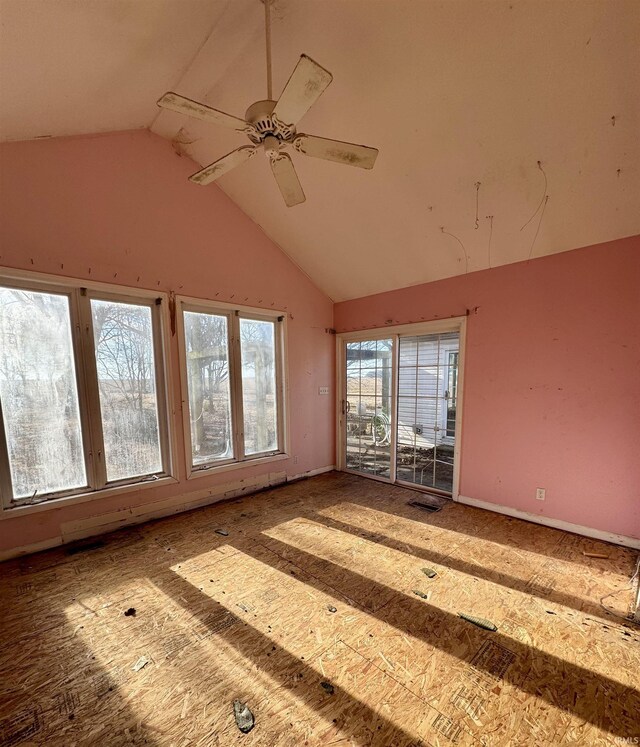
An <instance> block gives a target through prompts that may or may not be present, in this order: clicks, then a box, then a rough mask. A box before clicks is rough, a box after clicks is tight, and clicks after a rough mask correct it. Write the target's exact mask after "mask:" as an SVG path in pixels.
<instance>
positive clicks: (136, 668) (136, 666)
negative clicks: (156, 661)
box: [131, 656, 151, 672]
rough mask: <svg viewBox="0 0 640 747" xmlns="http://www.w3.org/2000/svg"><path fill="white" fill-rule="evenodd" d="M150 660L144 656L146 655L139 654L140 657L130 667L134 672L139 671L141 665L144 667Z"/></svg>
mask: <svg viewBox="0 0 640 747" xmlns="http://www.w3.org/2000/svg"><path fill="white" fill-rule="evenodd" d="M150 661H151V659H149V658H148V657H146V656H141V657H140V658H139V659H138V661H137V662H136V663H135V664H134V665H133V666H132V667H131V669H133V671H134V672H139V671H140V670H141V669H142V668H143V667H146V666H147V664H148V663H149V662H150Z"/></svg>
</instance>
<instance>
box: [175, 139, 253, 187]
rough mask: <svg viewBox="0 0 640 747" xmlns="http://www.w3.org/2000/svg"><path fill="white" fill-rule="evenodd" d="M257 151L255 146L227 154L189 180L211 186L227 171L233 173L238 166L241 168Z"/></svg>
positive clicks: (245, 146)
mask: <svg viewBox="0 0 640 747" xmlns="http://www.w3.org/2000/svg"><path fill="white" fill-rule="evenodd" d="M256 150H257V148H255V147H254V146H253V145H243V146H242V148H237V149H236V150H233V151H231V153H227V155H226V156H222V158H219V159H218V160H217V161H214V162H213V163H210V164H209V165H208V166H205V167H204V168H203V169H201V170H200V171H196V173H195V174H191V176H190V177H189V180H190V181H192V182H195V183H196V184H203V185H204V184H210V183H211V182H214V181H215V180H216V179H218V178H219V177H221V176H222V175H223V174H226V173H227V171H231V169H235V167H236V166H240V164H241V163H244V162H245V161H248V160H249V159H250V158H251V156H253V155H255V152H256Z"/></svg>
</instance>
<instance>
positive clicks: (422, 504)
mask: <svg viewBox="0 0 640 747" xmlns="http://www.w3.org/2000/svg"><path fill="white" fill-rule="evenodd" d="M409 505H410V506H413V507H414V508H421V509H422V510H423V511H428V512H429V513H431V514H433V513H435V512H436V511H440V509H441V508H442V505H444V504H438V503H435V502H434V503H427V501H409Z"/></svg>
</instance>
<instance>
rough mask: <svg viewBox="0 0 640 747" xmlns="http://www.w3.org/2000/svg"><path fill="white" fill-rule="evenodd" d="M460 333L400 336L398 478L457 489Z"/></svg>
mask: <svg viewBox="0 0 640 747" xmlns="http://www.w3.org/2000/svg"><path fill="white" fill-rule="evenodd" d="M458 357H459V334H458V333H457V332H448V333H443V334H433V335H419V336H411V337H408V336H407V337H402V336H401V337H400V338H399V354H398V425H397V432H398V439H397V445H396V464H397V468H396V478H397V480H398V481H399V482H408V483H411V484H413V485H420V486H422V487H425V488H436V489H437V490H442V491H444V492H446V493H451V492H452V490H453V465H454V446H455V422H456V390H457V378H458Z"/></svg>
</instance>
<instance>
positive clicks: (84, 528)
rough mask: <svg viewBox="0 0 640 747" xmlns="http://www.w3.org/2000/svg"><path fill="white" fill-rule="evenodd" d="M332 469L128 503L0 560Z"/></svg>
mask: <svg viewBox="0 0 640 747" xmlns="http://www.w3.org/2000/svg"><path fill="white" fill-rule="evenodd" d="M333 469H335V467H334V465H328V466H326V467H320V468H319V469H314V470H309V471H308V472H302V473H300V474H298V475H287V473H286V472H269V473H267V474H266V475H259V476H258V477H254V478H249V479H242V480H235V481H234V482H230V483H225V484H224V485H217V486H216V487H214V488H206V489H204V490H196V491H192V492H189V493H180V494H179V495H176V496H173V497H171V498H167V499H166V500H164V501H154V502H152V503H143V504H141V505H139V506H131V507H129V508H124V509H120V510H119V511H111V512H109V513H106V514H97V515H94V516H90V517H87V518H85V519H79V520H77V521H67V522H63V523H62V524H61V525H60V534H59V535H57V536H55V537H51V538H49V539H46V540H42V541H41V542H34V543H32V544H30V545H23V546H21V547H15V548H11V549H8V550H2V551H0V562H2V561H4V560H10V559H11V558H16V557H19V556H21V555H30V554H32V553H34V552H40V551H41V550H49V549H51V548H52V547H58V546H59V545H64V544H67V543H68V542H74V541H75V540H80V539H85V538H87V537H94V536H96V535H99V534H107V533H108V532H114V531H116V530H117V529H122V528H123V527H127V526H133V525H135V524H143V523H144V522H146V521H151V520H152V519H161V518H163V517H165V516H171V515H173V514H179V513H182V512H183V511H191V510H193V509H194V508H201V507H203V506H209V505H211V504H213V503H219V502H220V501H224V500H229V499H230V498H237V497H238V496H240V495H249V494H251V493H255V492H257V491H258V490H264V489H265V488H271V487H276V486H277V485H284V484H286V483H287V482H291V481H293V480H300V479H303V478H305V477H313V476H314V475H319V474H322V473H323V472H331V471H332V470H333Z"/></svg>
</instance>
